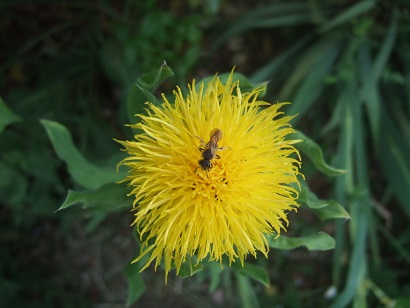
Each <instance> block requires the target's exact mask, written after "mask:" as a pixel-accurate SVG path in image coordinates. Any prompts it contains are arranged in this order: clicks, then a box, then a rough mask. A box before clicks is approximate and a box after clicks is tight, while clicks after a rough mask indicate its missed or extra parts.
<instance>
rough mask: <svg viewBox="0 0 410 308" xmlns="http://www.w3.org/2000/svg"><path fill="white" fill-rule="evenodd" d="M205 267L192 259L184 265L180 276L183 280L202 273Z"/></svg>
mask: <svg viewBox="0 0 410 308" xmlns="http://www.w3.org/2000/svg"><path fill="white" fill-rule="evenodd" d="M203 268H204V266H203V265H202V263H196V262H195V263H194V262H192V261H191V260H190V259H188V260H187V261H186V262H184V263H182V265H181V268H180V270H179V273H178V276H179V277H181V278H187V277H191V276H193V275H194V274H195V273H197V272H199V271H202V270H203Z"/></svg>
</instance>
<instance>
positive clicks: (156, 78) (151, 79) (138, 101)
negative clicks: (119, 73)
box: [127, 61, 174, 123]
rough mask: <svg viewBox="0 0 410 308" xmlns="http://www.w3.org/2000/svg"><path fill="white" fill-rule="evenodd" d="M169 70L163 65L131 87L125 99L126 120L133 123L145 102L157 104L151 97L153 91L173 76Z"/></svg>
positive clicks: (143, 76) (155, 99)
mask: <svg viewBox="0 0 410 308" xmlns="http://www.w3.org/2000/svg"><path fill="white" fill-rule="evenodd" d="M173 75H174V73H173V72H172V70H171V68H170V67H169V66H168V65H167V64H166V62H165V61H164V63H163V64H162V65H161V67H160V68H159V69H158V70H155V71H152V72H149V73H147V74H144V75H142V76H141V77H140V78H138V79H137V82H136V83H135V85H132V86H131V88H130V90H129V92H128V97H127V110H128V119H129V121H130V123H135V121H136V119H135V115H136V114H139V113H142V112H143V110H144V106H145V103H146V102H150V103H153V104H158V99H157V98H156V97H155V96H154V95H153V92H154V91H155V89H156V88H157V87H158V86H159V85H160V84H161V83H162V82H164V81H165V80H166V79H167V78H169V77H171V76H173Z"/></svg>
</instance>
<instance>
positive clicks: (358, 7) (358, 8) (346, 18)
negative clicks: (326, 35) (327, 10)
mask: <svg viewBox="0 0 410 308" xmlns="http://www.w3.org/2000/svg"><path fill="white" fill-rule="evenodd" d="M375 4H376V1H375V0H365V1H360V2H358V3H356V4H354V5H352V6H351V7H350V8H348V9H347V10H345V11H344V12H342V13H340V14H339V15H337V16H335V17H334V18H332V19H331V20H330V22H328V23H327V24H326V25H325V26H324V27H322V29H321V30H320V32H321V33H323V32H326V31H328V30H330V29H333V28H334V27H337V26H339V25H342V24H344V23H347V22H351V21H352V19H353V18H355V17H356V16H359V15H361V14H364V13H366V12H368V11H370V10H371V9H372V8H373V7H374V6H375Z"/></svg>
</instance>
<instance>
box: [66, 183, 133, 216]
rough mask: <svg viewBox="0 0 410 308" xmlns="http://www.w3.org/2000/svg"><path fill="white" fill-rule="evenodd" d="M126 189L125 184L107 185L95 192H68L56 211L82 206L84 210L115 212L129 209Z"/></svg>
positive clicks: (129, 202) (130, 201) (130, 200)
mask: <svg viewBox="0 0 410 308" xmlns="http://www.w3.org/2000/svg"><path fill="white" fill-rule="evenodd" d="M127 193H128V187H127V186H126V185H125V184H117V183H109V184H105V185H103V186H101V187H100V188H98V189H97V190H91V191H73V190H69V191H68V194H67V197H66V199H65V201H64V203H63V204H62V205H61V206H60V208H59V209H58V210H63V209H67V208H69V207H72V206H82V207H83V208H84V209H89V208H96V207H98V208H101V209H105V210H116V209H120V208H124V207H131V205H132V201H133V200H132V198H130V197H128V196H127Z"/></svg>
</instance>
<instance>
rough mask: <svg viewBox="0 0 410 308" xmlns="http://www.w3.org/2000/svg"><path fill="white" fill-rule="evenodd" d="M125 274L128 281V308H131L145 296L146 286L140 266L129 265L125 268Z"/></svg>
mask: <svg viewBox="0 0 410 308" xmlns="http://www.w3.org/2000/svg"><path fill="white" fill-rule="evenodd" d="M124 273H125V276H126V277H127V280H128V298H127V307H130V306H131V305H132V304H134V303H135V302H136V301H137V300H138V299H139V298H140V297H141V296H142V295H143V294H144V291H145V288H146V286H145V283H144V280H143V279H142V274H141V273H140V266H137V265H136V264H128V265H126V266H125V267H124Z"/></svg>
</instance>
